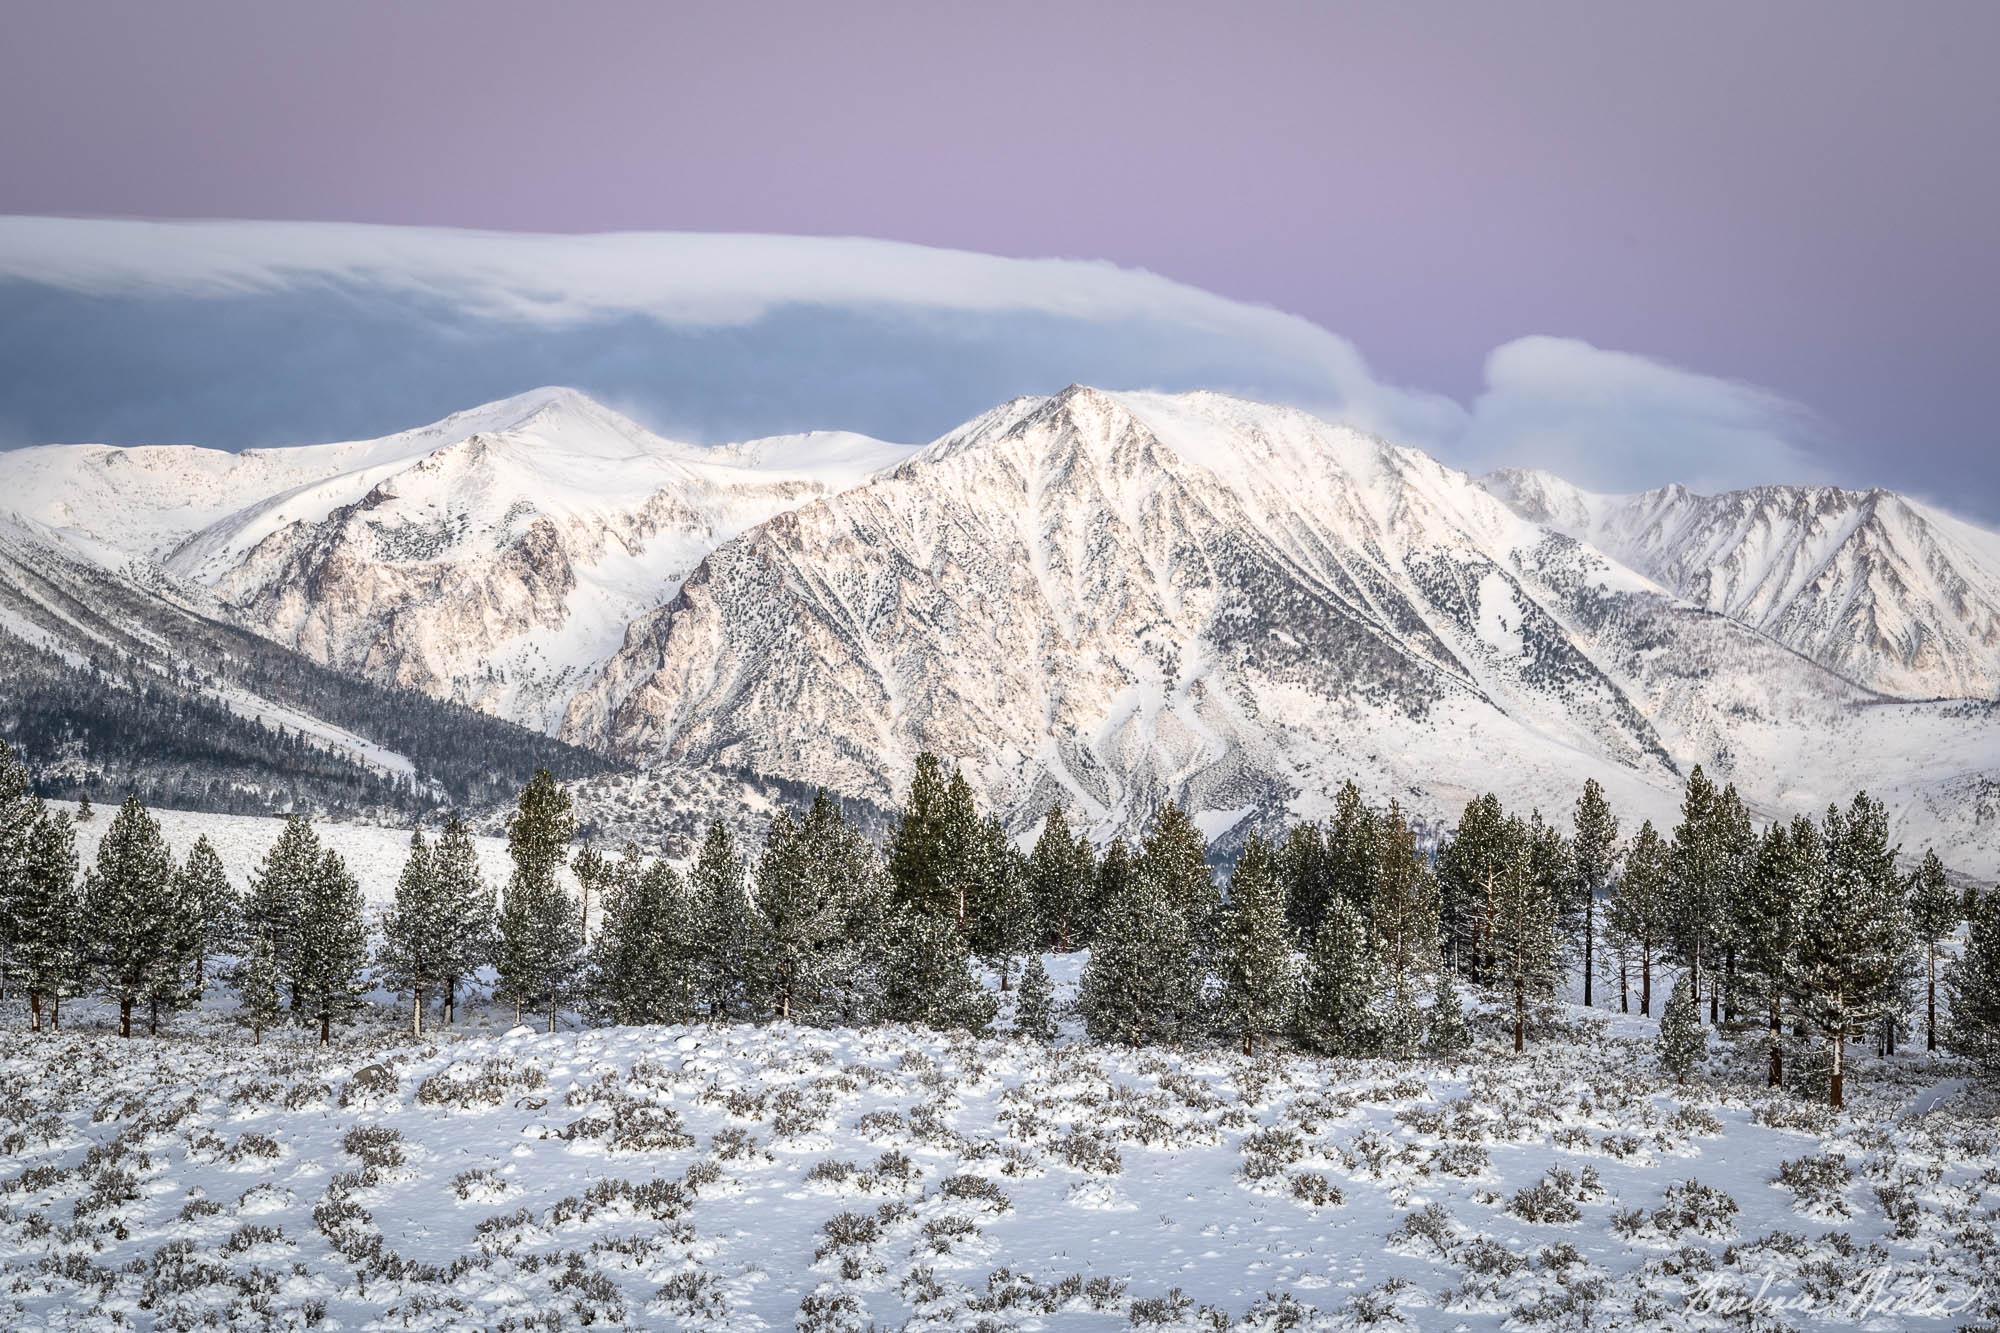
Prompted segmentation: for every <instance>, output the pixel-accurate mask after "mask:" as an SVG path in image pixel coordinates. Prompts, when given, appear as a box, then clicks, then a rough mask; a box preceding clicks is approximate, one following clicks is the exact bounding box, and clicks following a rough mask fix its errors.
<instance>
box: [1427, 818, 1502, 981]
mask: <svg viewBox="0 0 2000 1333" xmlns="http://www.w3.org/2000/svg"><path fill="white" fill-rule="evenodd" d="M1520 838H1521V827H1520V824H1519V821H1517V820H1510V819H1508V818H1507V815H1506V812H1505V811H1504V810H1502V809H1501V807H1500V800H1499V798H1498V797H1496V796H1492V795H1486V796H1480V797H1477V798H1475V799H1474V800H1472V801H1470V802H1468V803H1467V805H1466V807H1465V810H1464V813H1462V814H1461V815H1460V816H1459V819H1458V827H1457V828H1456V829H1454V830H1453V831H1452V835H1451V838H1450V840H1449V841H1447V842H1446V843H1445V845H1444V848H1443V849H1442V851H1440V852H1439V854H1438V861H1437V877H1438V891H1439V898H1440V904H1441V915H1442V923H1441V926H1442V931H1443V938H1444V946H1445V950H1446V953H1447V955H1448V957H1449V960H1450V962H1451V965H1452V966H1453V967H1455V968H1457V969H1458V972H1459V975H1461V976H1464V977H1469V978H1471V979H1472V980H1473V981H1475V982H1479V983H1482V984H1483V983H1484V982H1485V980H1486V978H1487V974H1488V972H1489V971H1490V970H1491V968H1492V961H1493V958H1492V955H1493V912H1494V894H1495V890H1496V887H1497V886H1498V884H1499V881H1500V877H1501V875H1502V874H1503V873H1505V872H1506V870H1507V867H1508V866H1510V865H1511V864H1512V863H1513V862H1514V860H1515V858H1516V857H1518V856H1519V855H1520V854H1521V848H1520Z"/></svg>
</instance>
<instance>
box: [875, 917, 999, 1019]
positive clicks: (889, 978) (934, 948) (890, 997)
mask: <svg viewBox="0 0 2000 1333" xmlns="http://www.w3.org/2000/svg"><path fill="white" fill-rule="evenodd" d="M890 927H891V933H892V937H893V939H894V944H893V946H892V948H891V950H890V957H889V966H888V967H887V969H886V970H885V972H884V974H883V981H884V986H883V997H882V1016H883V1017H884V1018H886V1019H888V1020H889V1021H890V1022H892V1023H916V1024H920V1025H922V1026H924V1027H931V1028H939V1029H945V1030H960V1031H966V1032H984V1031H985V1030H986V1028H987V1026H988V1025H989V1024H990V1023H992V1021H993V1014H994V1011H995V1009H996V1008H997V1003H998V1002H997V1001H996V1000H995V999H994V997H993V996H992V995H990V994H988V993H987V991H986V990H985V988H984V987H982V986H981V985H980V984H979V982H978V980H977V979H976V978H975V977H974V976H973V975H972V971H971V967H970V963H971V958H970V956H969V955H968V953H967V951H966V947H965V940H964V937H963V936H962V935H960V934H959V932H958V930H957V928H956V926H955V924H954V922H953V921H952V919H951V918H950V917H948V916H935V915H932V914H930V913H928V912H902V913H899V914H897V915H896V916H895V917H893V918H892V919H891V922H890Z"/></svg>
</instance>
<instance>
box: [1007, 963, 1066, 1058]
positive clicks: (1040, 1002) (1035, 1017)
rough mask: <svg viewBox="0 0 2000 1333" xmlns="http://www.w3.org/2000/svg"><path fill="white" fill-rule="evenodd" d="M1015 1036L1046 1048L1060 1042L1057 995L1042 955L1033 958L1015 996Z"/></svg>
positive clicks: (1023, 974)
mask: <svg viewBox="0 0 2000 1333" xmlns="http://www.w3.org/2000/svg"><path fill="white" fill-rule="evenodd" d="M1014 1032H1015V1034H1016V1035H1017V1036H1022V1037H1026V1038H1027V1039H1028V1040H1030V1041H1038V1042H1040V1043H1042V1045H1044V1046H1046V1045H1048V1044H1049V1043H1050V1042H1052V1041H1054V1040H1055V1039H1056V992H1055V985H1054V983H1052V982H1051V981H1050V980H1049V970H1048V968H1047V967H1045V966H1043V964H1042V956H1041V955H1040V954H1030V955H1029V956H1028V965H1027V966H1026V967H1025V968H1023V969H1022V970H1021V989H1020V990H1019V991H1018V992H1017V993H1016V994H1015V996H1014Z"/></svg>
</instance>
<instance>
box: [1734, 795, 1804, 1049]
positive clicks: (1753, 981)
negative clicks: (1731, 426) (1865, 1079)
mask: <svg viewBox="0 0 2000 1333" xmlns="http://www.w3.org/2000/svg"><path fill="white" fill-rule="evenodd" d="M1822 870H1823V866H1822V864H1821V848H1820V838H1819V830H1818V829H1816V828H1815V827H1814V826H1813V822H1812V821H1811V820H1810V819H1795V820H1793V821H1792V823H1791V825H1790V826H1789V827H1787V826H1786V825H1784V824H1773V825H1772V826H1771V827H1770V829H1769V830H1767V831H1766V832H1765V834H1764V837H1763V840H1762V842H1761V843H1760V844H1759V845H1758V851H1757V861H1756V864H1755V866H1754V867H1753V868H1752V870H1751V873H1750V878H1749V882H1748V883H1747V884H1746V885H1745V886H1744V889H1743V892H1742V893H1740V894H1739V895H1737V898H1736V900H1735V902H1734V903H1733V904H1732V907H1731V927H1730V929H1731V932H1732V934H1733V936H1734V938H1735V939H1736V940H1737V942H1738V948H1739V949H1740V950H1741V953H1742V960H1743V968H1744V973H1745V981H1746V983H1747V985H1748V987H1749V989H1750V990H1751V991H1752V992H1753V993H1754V994H1756V995H1757V996H1758V997H1760V998H1761V1000H1762V1002H1763V1005H1764V1018H1765V1034H1766V1035H1765V1041H1766V1044H1767V1045H1768V1047H1769V1052H1770V1065H1769V1074H1768V1076H1767V1079H1766V1081H1767V1082H1768V1083H1769V1085H1770V1086H1771V1087H1774V1088H1776V1087H1782V1086H1783V1085H1784V1080H1785V1002H1786V999H1787V998H1788V996H1789V995H1790V993H1791V990H1792V988H1793V984H1794V977H1793V971H1794V964H1795V961H1796V957H1797V951H1798V936H1799V926H1800V915H1799V913H1800V908H1801V905H1802V904H1803V903H1804V902H1805V901H1806V900H1807V898H1808V897H1809V896H1810V894H1811V893H1812V891H1813V888H1814V886H1815V885H1816V884H1817V883H1818V881H1819V877H1820V874H1821V872H1822Z"/></svg>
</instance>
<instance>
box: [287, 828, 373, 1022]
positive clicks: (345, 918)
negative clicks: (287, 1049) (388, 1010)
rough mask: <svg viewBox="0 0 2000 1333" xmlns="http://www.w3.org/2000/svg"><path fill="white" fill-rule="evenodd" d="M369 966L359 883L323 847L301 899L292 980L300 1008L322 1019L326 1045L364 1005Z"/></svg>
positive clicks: (308, 1015) (310, 1016)
mask: <svg viewBox="0 0 2000 1333" xmlns="http://www.w3.org/2000/svg"><path fill="white" fill-rule="evenodd" d="M367 966H368V927H367V923H366V922H365V921H364V919H363V917H362V914H361V886H360V885H359V884H358V883H356V882H355V879H354V876H353V875H352V874H350V873H348V869H347V864H346V862H344V861H342V860H341V859H340V857H339V856H338V855H337V854H335V853H333V852H324V853H322V854H321V856H320V859H319V866H318V868H317V870H316V871H315V873H314V874H313V876H312V877H311V879H310V880H308V881H307V884H306V888H305V893H304V895H303V896H302V897H301V899H300V901H299V919H298V946H297V951H296V953H295V954H294V956H293V959H292V966H291V975H290V978H289V979H290V981H291V983H292V994H293V995H294V996H295V997H296V999H297V1003H298V1009H299V1012H300V1013H301V1014H302V1015H304V1017H305V1018H306V1019H307V1020H308V1021H311V1022H316V1023H318V1024H319V1039H320V1043H321V1044H322V1045H324V1044H325V1043H327V1042H330V1041H332V1040H333V1025H334V1023H335V1022H336V1021H337V1020H339V1019H343V1018H345V1017H347V1016H348V1015H349V1014H351V1013H353V1012H354V1011H355V1010H357V1009H359V1008H360V1007H361V997H362V995H363V993H364V990H365V988H364V986H363V984H362V981H363V977H362V969H364V968H365V967H367Z"/></svg>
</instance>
